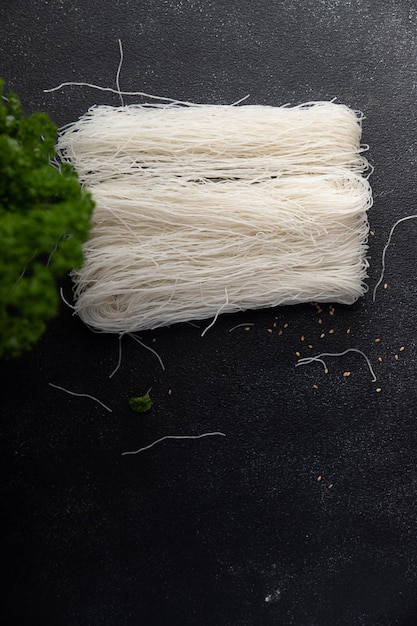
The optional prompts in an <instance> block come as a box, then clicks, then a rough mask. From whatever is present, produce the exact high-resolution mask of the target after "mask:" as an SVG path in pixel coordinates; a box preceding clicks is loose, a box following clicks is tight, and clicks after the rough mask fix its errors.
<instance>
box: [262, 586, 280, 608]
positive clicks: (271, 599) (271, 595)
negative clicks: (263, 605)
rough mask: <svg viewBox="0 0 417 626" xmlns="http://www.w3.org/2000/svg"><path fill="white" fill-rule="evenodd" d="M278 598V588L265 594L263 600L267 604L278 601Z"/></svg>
mask: <svg viewBox="0 0 417 626" xmlns="http://www.w3.org/2000/svg"><path fill="white" fill-rule="evenodd" d="M280 599H281V591H280V590H279V589H277V590H276V591H273V592H272V593H269V594H268V595H267V596H265V602H267V603H268V604H271V603H272V602H278V600H280Z"/></svg>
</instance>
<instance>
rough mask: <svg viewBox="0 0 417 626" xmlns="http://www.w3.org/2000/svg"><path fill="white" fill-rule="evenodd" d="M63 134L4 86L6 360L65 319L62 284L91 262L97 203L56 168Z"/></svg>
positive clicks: (0, 228) (0, 159) (0, 236)
mask: <svg viewBox="0 0 417 626" xmlns="http://www.w3.org/2000/svg"><path fill="white" fill-rule="evenodd" d="M56 136H57V127H56V126H55V124H54V123H53V122H52V121H51V120H50V119H49V117H48V115H47V114H46V113H34V114H33V115H30V116H28V117H25V116H24V114H23V112H22V107H21V104H20V101H19V98H18V97H17V96H16V94H14V93H9V95H8V97H7V98H4V97H3V81H2V80H0V357H15V356H18V355H19V354H20V353H21V352H23V351H24V350H28V349H30V348H32V347H33V345H34V344H35V343H36V342H37V340H38V339H39V337H40V336H41V334H42V333H43V331H44V330H45V326H46V322H47V321H48V320H49V319H50V318H51V317H53V316H54V315H55V314H56V313H57V310H58V302H59V298H58V292H57V285H56V279H57V278H58V277H59V276H62V275H63V274H65V273H66V272H68V271H69V270H71V269H74V268H76V267H79V266H80V265H81V263H82V260H83V254H82V243H83V242H84V241H85V240H86V239H87V237H88V234H89V229H90V219H91V213H92V210H93V206H94V203H93V200H92V199H91V196H90V195H89V194H88V193H87V192H85V191H83V190H82V189H81V187H80V184H79V181H78V177H77V174H76V172H75V171H74V170H73V168H72V167H71V166H70V165H68V164H62V165H61V166H60V168H59V169H58V168H57V167H54V166H53V165H52V164H51V159H53V158H54V156H55V141H56Z"/></svg>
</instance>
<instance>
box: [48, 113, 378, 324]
mask: <svg viewBox="0 0 417 626" xmlns="http://www.w3.org/2000/svg"><path fill="white" fill-rule="evenodd" d="M360 140H361V116H360V115H359V114H357V113H356V112H354V111H352V110H351V109H349V108H348V107H346V106H344V105H339V104H335V103H332V102H317V103H307V104H305V105H302V106H298V107H292V108H290V107H282V108H277V107H267V106H249V105H244V106H221V105H219V106H217V105H181V104H170V105H162V104H150V105H131V106H122V107H118V108H114V107H107V106H97V107H93V108H92V109H90V110H89V111H88V113H87V114H86V115H84V116H83V117H81V118H80V119H79V120H78V121H77V122H75V123H74V124H72V125H70V126H69V127H67V128H66V129H64V131H63V132H62V133H61V135H60V137H59V140H58V152H59V154H60V156H61V159H62V160H64V161H69V162H71V163H73V165H74V166H75V168H76V170H77V171H78V174H79V176H80V179H81V181H82V184H83V185H84V187H85V188H87V189H89V190H90V191H91V193H92V195H93V197H94V200H95V201H96V208H95V212H94V215H93V225H92V232H91V237H90V240H89V241H88V242H87V243H86V244H85V248H84V252H85V261H84V264H83V266H82V267H81V269H79V270H77V271H75V272H74V273H73V279H74V283H75V286H74V294H75V299H76V303H75V307H76V312H77V313H78V314H79V315H80V317H81V318H82V319H83V321H84V322H85V323H86V324H88V325H90V326H92V327H93V328H95V329H98V330H102V331H108V332H134V331H137V330H144V329H150V328H156V327H159V326H164V325H168V324H172V323H175V322H184V321H190V320H194V319H204V318H209V317H211V316H216V315H217V314H218V313H219V312H234V311H242V310H245V309H256V308H260V307H273V306H276V305H283V304H296V303H300V302H309V301H312V300H313V301H318V302H341V303H345V304H351V303H353V302H354V301H355V300H356V299H357V298H358V297H360V296H361V295H363V293H364V292H365V290H366V285H365V283H364V280H365V278H366V271H367V267H368V263H367V260H366V250H367V245H366V242H367V237H368V221H367V210H368V209H369V208H370V206H371V204H372V195H371V188H370V185H369V182H368V180H367V178H366V177H365V176H364V174H365V172H366V171H367V170H368V163H367V161H366V159H365V158H364V157H363V156H362V152H363V150H364V148H363V147H361V144H360Z"/></svg>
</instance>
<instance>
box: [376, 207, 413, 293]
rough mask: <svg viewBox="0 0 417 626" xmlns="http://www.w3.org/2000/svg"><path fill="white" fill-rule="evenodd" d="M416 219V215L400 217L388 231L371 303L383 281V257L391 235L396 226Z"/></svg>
mask: <svg viewBox="0 0 417 626" xmlns="http://www.w3.org/2000/svg"><path fill="white" fill-rule="evenodd" d="M416 218H417V215H407V216H406V217H402V218H401V219H399V220H397V221H396V222H395V224H394V225H393V227H392V228H391V230H390V233H389V237H388V240H387V243H386V244H385V246H384V249H383V251H382V260H381V275H380V277H379V280H378V282H377V284H376V285H375V287H374V291H373V294H372V302H375V298H376V292H377V290H378V287H379V285H380V284H381V283H382V281H383V280H384V275H385V256H386V254H387V250H388V247H389V245H390V243H391V239H392V235H393V234H394V230H395V229H396V228H397V226H398V224H401V223H402V222H406V221H407V220H414V219H416Z"/></svg>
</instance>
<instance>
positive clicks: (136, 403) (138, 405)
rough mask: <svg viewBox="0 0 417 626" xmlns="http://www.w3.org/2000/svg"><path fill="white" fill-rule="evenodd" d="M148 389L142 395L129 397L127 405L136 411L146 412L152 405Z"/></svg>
mask: <svg viewBox="0 0 417 626" xmlns="http://www.w3.org/2000/svg"><path fill="white" fill-rule="evenodd" d="M150 391H151V390H150V389H148V391H147V392H146V393H145V395H144V396H138V397H136V398H129V406H130V408H131V409H133V411H136V413H146V411H149V409H150V408H151V407H152V405H153V402H152V399H151V398H150V396H149V394H150Z"/></svg>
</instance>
